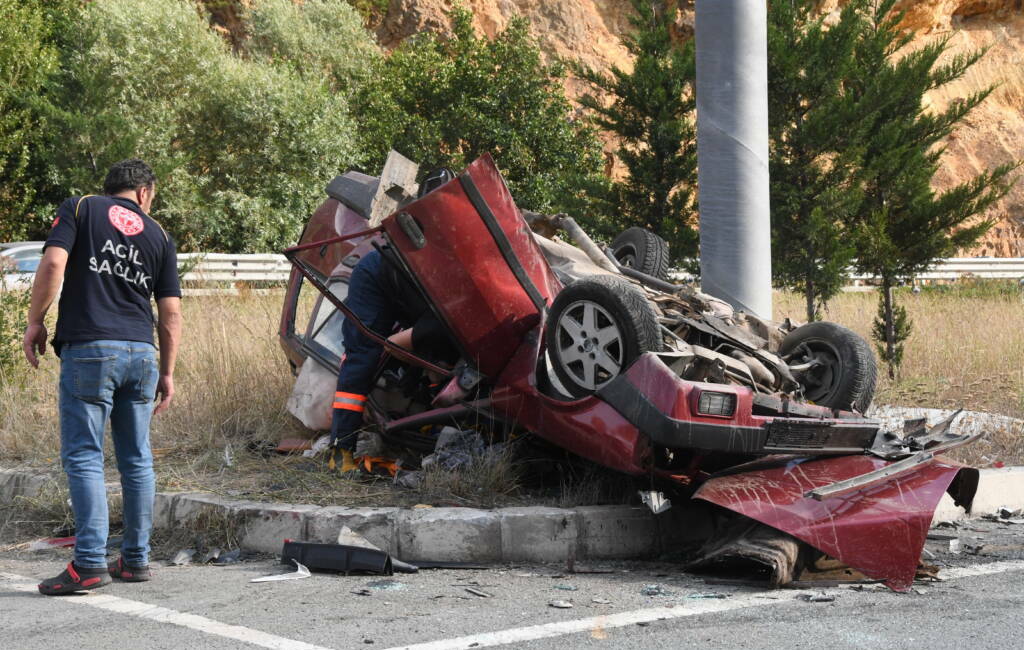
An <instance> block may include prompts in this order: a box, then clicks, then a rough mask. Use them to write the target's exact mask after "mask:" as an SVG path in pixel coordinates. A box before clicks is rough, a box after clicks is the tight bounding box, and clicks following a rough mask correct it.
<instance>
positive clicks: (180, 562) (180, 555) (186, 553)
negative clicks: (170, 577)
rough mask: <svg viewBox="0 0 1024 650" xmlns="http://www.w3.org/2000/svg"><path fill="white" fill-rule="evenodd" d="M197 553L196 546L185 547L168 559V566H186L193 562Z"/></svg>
mask: <svg viewBox="0 0 1024 650" xmlns="http://www.w3.org/2000/svg"><path fill="white" fill-rule="evenodd" d="M195 554H196V549H194V548H183V549H181V550H180V551H178V552H177V553H175V554H174V557H172V558H171V559H169V560H167V566H185V565H186V564H191V563H192V556H193V555H195Z"/></svg>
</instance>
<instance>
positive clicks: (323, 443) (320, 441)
mask: <svg viewBox="0 0 1024 650" xmlns="http://www.w3.org/2000/svg"><path fill="white" fill-rule="evenodd" d="M313 365H316V364H313ZM281 442H282V443H283V442H284V441H283V440H282V441H281ZM330 444H331V436H329V435H327V434H324V435H322V436H320V437H319V438H317V439H316V442H314V443H313V444H312V445H311V446H310V448H309V449H307V450H305V451H303V452H302V455H303V456H304V457H306V458H312V457H313V456H316V455H317V454H319V453H320V452H322V451H324V450H325V449H327V447H328V446H329V445H330Z"/></svg>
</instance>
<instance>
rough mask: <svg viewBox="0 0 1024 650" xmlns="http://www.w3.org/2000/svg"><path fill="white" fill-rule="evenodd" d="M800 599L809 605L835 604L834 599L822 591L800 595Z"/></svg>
mask: <svg viewBox="0 0 1024 650" xmlns="http://www.w3.org/2000/svg"><path fill="white" fill-rule="evenodd" d="M800 599H801V600H804V601H807V602H809V603H832V602H835V600H836V597H835V596H833V595H832V594H826V593H825V592H824V591H823V592H821V593H817V594H800Z"/></svg>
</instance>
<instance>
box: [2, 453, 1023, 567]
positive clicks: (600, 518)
mask: <svg viewBox="0 0 1024 650" xmlns="http://www.w3.org/2000/svg"><path fill="white" fill-rule="evenodd" d="M49 480H52V476H50V475H46V474H38V473H31V472H24V471H18V470H0V504H2V503H10V502H11V501H13V500H14V499H16V498H18V497H27V498H31V497H34V496H36V495H37V494H38V493H39V491H40V490H42V489H43V486H44V485H45V484H46V482H47V481H49ZM696 507H700V506H699V503H695V502H689V503H676V504H674V505H673V507H672V508H671V509H670V510H668V511H667V512H665V513H663V514H661V515H657V516H655V515H653V514H651V512H650V510H648V509H647V508H646V507H643V506H580V507H577V508H549V507H542V506H532V507H516V508H498V509H494V510H481V509H475V508H391V507H387V508H349V507H346V506H325V507H319V506H312V505H300V504H285V503H260V502H255V501H240V500H235V499H226V498H222V497H219V496H216V495H212V494H202V493H187V492H186V493H158V494H157V495H156V504H155V508H154V513H153V524H154V526H155V527H156V528H158V529H169V528H177V527H183V526H189V525H191V524H194V523H196V522H197V521H201V520H203V519H205V520H206V521H208V522H210V524H211V525H218V524H219V525H227V526H230V527H232V528H234V529H235V530H237V531H238V532H239V544H240V546H241V547H242V548H245V549H247V550H253V551H260V552H264V553H278V552H280V550H281V544H282V542H283V540H284V539H299V540H307V541H312V542H334V541H336V540H337V537H338V533H339V532H340V531H341V529H342V528H343V527H348V528H349V529H351V530H352V531H354V532H356V533H358V534H360V535H362V536H363V537H364V538H366V539H367V540H368V541H369V542H371V543H373V544H375V545H376V546H378V547H379V548H381V549H383V550H386V551H388V552H389V553H391V554H392V555H394V556H395V557H398V558H401V559H402V560H405V561H408V562H417V561H426V560H432V561H449V562H473V563H498V562H565V561H566V560H567V559H568V558H570V557H571V558H574V559H579V560H588V559H591V560H596V559H637V558H644V557H654V556H657V555H660V554H662V553H665V552H668V551H671V550H673V549H675V548H678V546H679V545H680V544H683V543H685V542H687V541H695V540H698V539H701V538H703V536H704V535H705V534H706V532H707V531H704V530H699V529H697V527H695V526H694V525H693V524H694V522H695V521H704V519H703V518H695V517H693V518H688V517H687V515H688V514H689V513H690V512H692V510H691V508H696ZM1000 507H1008V508H1012V509H1016V508H1024V467H1006V468H1000V469H985V470H981V482H980V485H979V488H978V494H977V496H976V497H975V501H974V508H973V511H972V512H971V513H970V514H968V513H965V512H964V510H963V508H960V507H957V506H955V505H953V502H952V499H950V498H949V496H948V495H944V496H943V499H942V501H941V502H940V504H939V507H938V509H937V510H936V512H935V517H934V520H933V521H934V522H937V521H943V520H957V519H967V518H971V517H977V516H980V515H983V514H988V513H993V512H996V511H997V510H998V509H999V508H1000Z"/></svg>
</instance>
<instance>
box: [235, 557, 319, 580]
mask: <svg viewBox="0 0 1024 650" xmlns="http://www.w3.org/2000/svg"><path fill="white" fill-rule="evenodd" d="M292 562H295V567H296V568H295V571H293V572H292V573H278V574H275V575H271V576H263V577H262V578H253V579H252V580H250V581H249V582H281V581H283V580H301V579H302V578H308V577H309V576H311V575H313V574H311V573H310V572H309V569H307V568H306V566H305V565H304V564H302V563H301V562H296V561H295V560H292Z"/></svg>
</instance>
